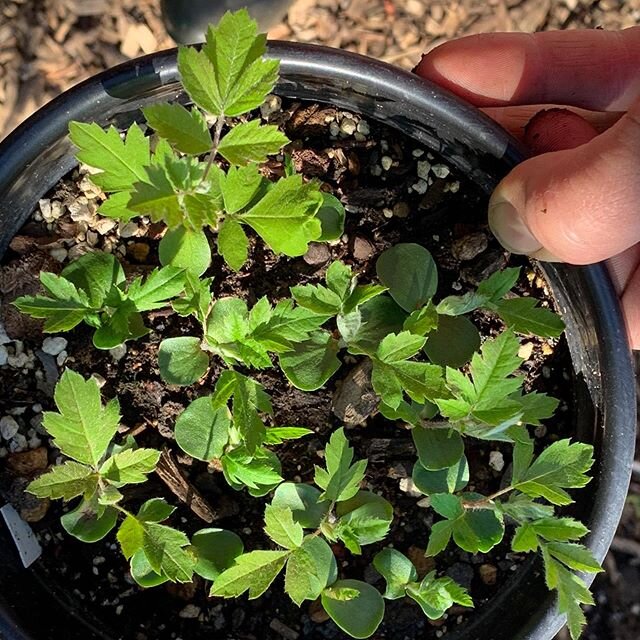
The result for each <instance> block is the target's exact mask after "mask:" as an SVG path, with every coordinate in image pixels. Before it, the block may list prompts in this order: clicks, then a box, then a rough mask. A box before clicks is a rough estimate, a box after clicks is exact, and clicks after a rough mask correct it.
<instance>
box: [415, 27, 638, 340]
mask: <svg viewBox="0 0 640 640" xmlns="http://www.w3.org/2000/svg"><path fill="white" fill-rule="evenodd" d="M415 72H416V73H417V74H418V75H420V76H422V77H424V78H428V79H429V80H432V81H433V82H436V83H438V84H439V85H441V86H444V87H446V88H447V89H449V90H451V91H452V92H454V93H456V94H457V95H459V96H461V97H462V98H465V99H466V100H468V101H470V102H472V103H473V104H475V105H476V106H478V107H481V108H482V109H483V110H484V111H486V113H487V114H488V115H490V116H491V117H492V118H494V119H495V120H496V121H498V122H499V123H501V124H502V125H503V126H505V127H506V128H507V129H508V130H510V131H511V132H512V133H513V134H514V135H516V136H517V137H519V138H520V139H521V140H523V141H524V142H525V144H527V146H528V147H529V148H530V149H531V150H532V151H533V152H534V153H535V154H541V155H536V156H535V157H533V158H530V159H528V160H526V161H525V162H523V163H522V164H520V165H519V166H517V167H516V168H515V169H514V170H513V171H511V173H510V174H509V175H508V176H507V177H506V178H505V179H504V180H502V182H501V183H500V184H499V185H498V187H497V188H496V190H495V192H494V193H493V195H492V197H491V200H490V202H489V225H490V227H491V229H492V231H493V232H494V234H495V235H496V237H497V238H498V240H500V242H501V243H502V244H503V245H504V246H505V248H506V249H508V250H510V251H512V252H513V253H521V254H528V255H530V256H532V257H534V258H538V259H540V260H556V261H563V262H568V263H571V264H589V263H593V262H597V261H600V260H607V261H608V262H607V264H608V267H609V271H610V273H611V275H612V279H613V282H614V285H615V287H616V289H617V291H618V294H619V296H620V299H621V302H622V308H623V311H624V315H625V320H626V323H627V329H628V333H629V340H630V343H631V346H632V347H633V348H637V349H640V27H634V28H632V29H627V30H625V31H620V32H607V31H555V32H553V31H551V32H544V33H536V34H521V33H496V34H486V35H477V36H468V37H465V38H461V39H459V40H454V41H451V42H447V43H445V44H443V45H441V46H439V47H437V48H436V49H434V50H433V51H431V52H430V53H428V54H427V55H425V56H424V57H423V59H422V61H421V62H420V63H419V64H418V66H417V67H416V69H415ZM552 106H560V107H562V109H552V110H549V109H550V108H551V107H552ZM541 112H542V113H541ZM525 125H526V126H525Z"/></svg>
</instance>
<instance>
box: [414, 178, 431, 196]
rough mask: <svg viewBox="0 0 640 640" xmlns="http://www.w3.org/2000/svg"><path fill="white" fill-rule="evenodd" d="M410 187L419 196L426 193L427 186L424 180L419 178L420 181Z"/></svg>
mask: <svg viewBox="0 0 640 640" xmlns="http://www.w3.org/2000/svg"><path fill="white" fill-rule="evenodd" d="M412 187H413V190H414V191H415V192H416V193H419V194H420V195H422V194H423V193H427V189H428V188H429V185H428V183H427V181H426V180H423V179H422V178H420V180H418V182H416V183H415V184H413V185H412Z"/></svg>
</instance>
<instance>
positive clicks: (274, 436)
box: [264, 427, 313, 444]
mask: <svg viewBox="0 0 640 640" xmlns="http://www.w3.org/2000/svg"><path fill="white" fill-rule="evenodd" d="M312 433H313V431H312V430H311V429H306V428H305V427H271V428H269V429H267V432H266V434H265V437H264V444H282V443H283V442H284V441H285V440H298V439H299V438H303V437H304V436H308V435H310V434H312Z"/></svg>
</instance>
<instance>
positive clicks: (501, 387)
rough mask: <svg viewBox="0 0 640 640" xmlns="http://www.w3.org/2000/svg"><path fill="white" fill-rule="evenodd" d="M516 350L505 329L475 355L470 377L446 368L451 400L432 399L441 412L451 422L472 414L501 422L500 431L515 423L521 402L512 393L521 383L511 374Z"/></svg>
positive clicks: (488, 421) (516, 361)
mask: <svg viewBox="0 0 640 640" xmlns="http://www.w3.org/2000/svg"><path fill="white" fill-rule="evenodd" d="M518 349H519V343H518V340H517V338H516V337H515V336H514V334H513V333H512V332H511V331H505V332H503V333H501V334H500V335H499V336H498V337H496V338H493V339H490V340H487V341H486V342H485V343H484V344H483V345H482V348H481V349H480V352H479V353H476V354H474V356H473V358H472V359H471V365H470V373H471V377H470V378H467V377H466V376H465V375H464V374H463V373H461V372H460V371H457V370H455V369H447V387H448V388H449V390H450V391H451V393H452V394H453V396H454V399H436V400H435V402H436V404H437V405H438V407H439V408H440V412H441V413H442V415H443V416H444V417H446V418H449V419H451V420H452V421H454V422H455V421H460V420H468V419H469V417H473V418H475V419H476V420H478V421H479V422H480V423H484V424H490V425H500V426H501V429H502V431H506V429H507V428H508V427H510V426H511V425H513V424H515V423H517V422H518V421H519V419H520V418H521V417H522V412H523V410H522V405H521V404H520V403H519V402H517V401H516V400H514V399H513V398H512V397H511V396H512V394H514V393H515V392H516V391H518V389H519V388H520V387H521V386H522V378H520V377H513V376H512V374H513V373H514V372H515V371H516V369H517V368H518V367H519V366H520V363H521V362H522V359H521V358H519V357H518V355H517V354H518ZM474 435H476V436H479V435H481V434H477V433H474Z"/></svg>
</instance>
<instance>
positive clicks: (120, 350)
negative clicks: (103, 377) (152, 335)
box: [109, 344, 127, 362]
mask: <svg viewBox="0 0 640 640" xmlns="http://www.w3.org/2000/svg"><path fill="white" fill-rule="evenodd" d="M109 353H110V354H111V357H112V358H113V361H114V362H119V361H120V360H122V358H124V357H125V355H126V353H127V345H126V344H119V345H118V346H117V347H113V349H109Z"/></svg>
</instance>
